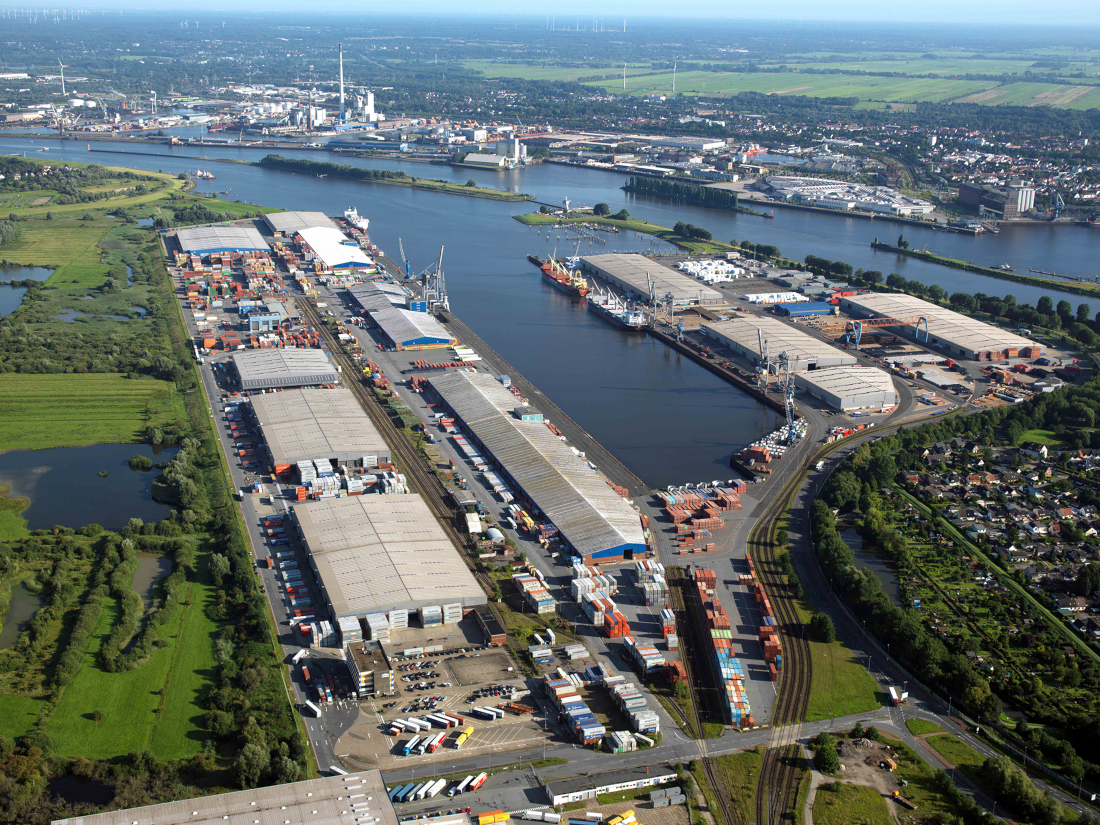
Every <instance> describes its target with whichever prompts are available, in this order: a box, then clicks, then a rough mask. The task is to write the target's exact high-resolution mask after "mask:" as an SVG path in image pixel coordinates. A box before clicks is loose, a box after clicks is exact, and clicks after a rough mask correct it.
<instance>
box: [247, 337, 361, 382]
mask: <svg viewBox="0 0 1100 825" xmlns="http://www.w3.org/2000/svg"><path fill="white" fill-rule="evenodd" d="M233 367H234V369H235V370H236V371H237V377H238V379H239V380H240V382H241V389H242V390H270V389H285V388H288V387H317V386H322V385H325V384H335V383H336V382H337V381H339V380H340V376H339V374H338V373H337V372H336V367H334V366H333V365H332V362H331V361H329V360H328V356H327V355H325V354H324V353H323V352H321V350H319V349H294V348H292V347H281V348H279V349H254V350H248V351H246V352H237V353H234V354H233Z"/></svg>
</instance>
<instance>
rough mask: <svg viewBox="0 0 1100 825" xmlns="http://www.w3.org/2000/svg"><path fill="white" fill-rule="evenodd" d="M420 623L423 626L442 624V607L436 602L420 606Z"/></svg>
mask: <svg viewBox="0 0 1100 825" xmlns="http://www.w3.org/2000/svg"><path fill="white" fill-rule="evenodd" d="M420 623H421V624H422V625H424V627H439V626H440V625H442V624H443V608H441V607H440V606H439V605H437V604H430V605H427V606H425V607H422V608H420Z"/></svg>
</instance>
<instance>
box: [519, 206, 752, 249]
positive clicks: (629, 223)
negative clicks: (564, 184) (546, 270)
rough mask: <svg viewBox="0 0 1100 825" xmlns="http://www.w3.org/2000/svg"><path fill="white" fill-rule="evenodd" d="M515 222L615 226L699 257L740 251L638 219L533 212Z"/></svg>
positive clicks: (728, 245)
mask: <svg viewBox="0 0 1100 825" xmlns="http://www.w3.org/2000/svg"><path fill="white" fill-rule="evenodd" d="M512 217H513V218H514V219H515V220H517V221H519V222H520V223H522V224H526V225H527V226H558V225H562V224H577V223H595V224H599V225H601V226H614V227H616V228H618V229H622V230H625V231H627V232H640V233H642V234H643V235H652V236H653V237H655V238H658V239H659V240H662V241H664V242H666V243H669V244H672V245H673V246H675V247H677V248H678V249H683V250H684V251H686V252H691V253H693V254H697V255H715V254H719V253H722V252H732V251H733V250H736V249H738V247H736V246H734V245H733V244H728V243H724V242H722V241H714V240H711V241H699V240H694V239H692V238H685V237H683V236H682V235H677V234H676V233H675V232H674V231H673V230H671V229H669V228H668V227H667V226H660V225H659V224H655V223H649V222H648V221H640V220H638V219H636V218H627V219H626V220H620V219H618V218H597V217H596V216H595V215H582V216H581V217H577V218H562V217H560V216H558V215H546V214H543V213H542V212H531V213H528V214H526V215H513V216H512Z"/></svg>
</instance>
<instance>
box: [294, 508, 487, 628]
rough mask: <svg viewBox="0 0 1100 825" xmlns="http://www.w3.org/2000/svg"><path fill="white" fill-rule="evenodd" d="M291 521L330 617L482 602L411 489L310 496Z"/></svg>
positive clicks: (469, 575)
mask: <svg viewBox="0 0 1100 825" xmlns="http://www.w3.org/2000/svg"><path fill="white" fill-rule="evenodd" d="M293 510H294V521H295V526H296V528H297V530H298V534H299V536H300V537H301V539H302V543H303V544H304V545H305V547H306V549H307V551H308V555H309V560H310V566H311V567H313V570H314V572H315V573H316V574H317V581H318V582H319V583H320V588H321V592H322V593H323V594H324V597H325V600H326V601H327V603H328V606H329V610H330V614H331V615H330V618H331V619H332V621H333V622H338V621H339V620H340V619H341V618H351V617H355V618H362V617H364V616H367V615H368V614H371V613H388V612H390V611H394V610H409V611H414V610H415V611H423V609H424V608H426V607H442V608H444V609H443V611H442V612H443V614H444V615H445V616H447V615H454V612H449V611H448V610H447V606H448V605H461V609H460V610H457V615H458V617H459V618H461V615H462V612H463V611H464V610H466V609H469V608H473V607H474V606H476V605H480V604H485V603H486V598H485V592H484V591H483V590H482V589H481V586H480V585H479V584H478V583H477V580H476V579H475V578H474V576H473V574H472V573H471V572H470V569H469V568H468V567H467V566H466V563H465V562H464V561H463V560H462V557H461V556H460V555H459V551H458V550H457V549H456V548H455V546H454V545H453V544H452V543H451V540H450V539H449V538H447V534H446V533H444V532H443V528H442V527H441V526H440V524H439V522H438V521H437V520H436V517H435V516H434V515H432V511H431V510H429V509H428V505H427V504H425V503H424V500H423V499H422V498H421V497H420V496H418V495H414V494H393V495H361V496H345V497H343V498H332V499H324V500H321V501H312V502H310V503H309V504H298V505H296V506H295V507H294V508H293Z"/></svg>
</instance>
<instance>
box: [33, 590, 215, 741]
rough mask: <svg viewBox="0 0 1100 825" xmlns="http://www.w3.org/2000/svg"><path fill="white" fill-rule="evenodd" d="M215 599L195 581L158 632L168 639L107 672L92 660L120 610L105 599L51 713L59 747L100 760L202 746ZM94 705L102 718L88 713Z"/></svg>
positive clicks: (52, 730) (114, 602)
mask: <svg viewBox="0 0 1100 825" xmlns="http://www.w3.org/2000/svg"><path fill="white" fill-rule="evenodd" d="M212 599H213V592H212V589H211V588H210V587H209V586H208V585H207V584H205V583H201V582H192V583H191V585H190V597H189V598H187V599H185V600H184V604H183V605H181V606H180V607H179V608H177V609H176V611H175V613H174V614H173V615H172V616H171V618H169V620H168V621H167V622H166V623H165V624H164V625H163V626H162V627H161V629H160V632H159V633H158V634H157V635H158V638H159V639H161V640H163V641H164V642H166V644H165V645H164V646H163V647H159V648H157V649H156V650H154V652H153V654H152V655H151V656H150V657H149V659H148V660H147V661H146V662H145V663H144V664H142V665H140V666H139V667H137V668H135V669H134V670H132V671H130V672H128V673H107V672H106V671H104V670H101V669H100V667H99V665H98V663H97V661H96V659H97V657H98V655H99V650H100V647H101V646H102V644H103V642H104V641H105V640H106V638H107V636H108V635H110V632H111V626H112V624H113V623H114V621H115V620H116V618H117V616H118V612H119V606H118V602H117V600H116V599H113V598H110V599H108V600H107V601H106V602H104V605H103V612H102V613H101V615H100V619H99V624H98V626H97V627H96V631H95V633H94V634H93V636H92V641H91V643H90V644H89V645H88V648H87V650H86V652H85V654H84V664H83V665H82V666H81V668H80V670H79V671H77V674H76V676H74V677H73V680H72V683H71V684H70V685H69V686H68V687H67V688H66V689H65V692H64V694H62V697H61V701H60V703H59V704H58V706H57V709H56V710H55V711H54V713H53V716H51V718H50V722H49V726H48V728H47V730H48V731H49V734H50V736H51V737H52V738H53V741H54V747H55V750H56V752H57V753H59V754H61V755H64V756H84V757H86V758H88V759H97V758H109V757H112V756H121V755H123V754H126V753H129V752H130V751H134V750H138V751H140V750H143V749H146V748H148V749H149V750H150V751H152V752H153V753H154V754H155V755H156V756H157V757H159V758H161V759H179V758H186V757H188V756H192V755H193V754H196V753H198V752H199V751H201V750H202V744H203V740H204V739H205V738H206V736H205V733H204V732H203V729H202V715H203V713H204V710H203V708H202V706H201V704H200V703H199V698H200V696H201V694H202V693H203V692H205V691H206V690H207V689H209V687H210V686H211V684H212V682H211V677H212V675H213V667H214V654H213V637H214V633H215V631H216V629H217V625H216V624H215V623H214V622H212V621H211V620H209V619H208V618H207V613H206V607H207V606H208V605H209V604H210V602H211V601H212ZM188 602H190V603H188ZM97 710H102V711H103V720H102V721H101V722H96V721H95V719H94V718H93V714H94V713H95V712H96V711H97Z"/></svg>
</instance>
